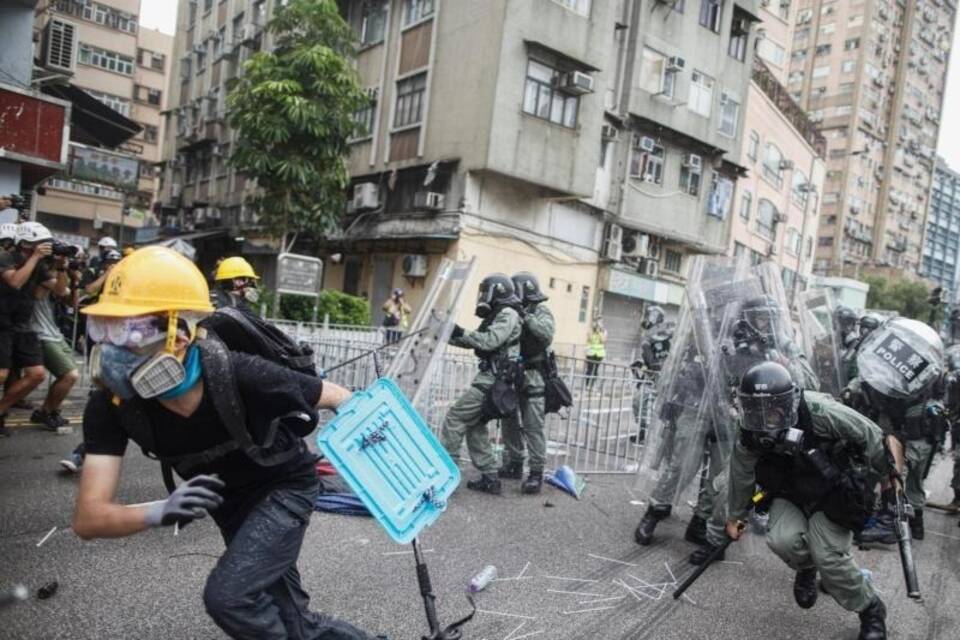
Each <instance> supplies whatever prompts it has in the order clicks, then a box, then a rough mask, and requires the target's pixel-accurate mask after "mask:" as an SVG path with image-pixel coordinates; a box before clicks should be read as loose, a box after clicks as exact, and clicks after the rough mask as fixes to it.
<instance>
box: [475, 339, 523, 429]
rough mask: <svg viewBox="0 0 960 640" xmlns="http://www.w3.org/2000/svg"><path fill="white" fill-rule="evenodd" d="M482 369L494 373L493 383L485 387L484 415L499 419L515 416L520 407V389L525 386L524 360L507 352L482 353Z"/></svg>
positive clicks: (487, 417)
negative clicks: (510, 355)
mask: <svg viewBox="0 0 960 640" xmlns="http://www.w3.org/2000/svg"><path fill="white" fill-rule="evenodd" d="M479 368H480V371H481V372H483V373H492V374H493V376H494V380H493V384H492V385H490V387H489V388H487V389H483V388H482V387H477V388H478V389H481V390H482V391H483V392H484V399H483V416H484V418H486V419H487V420H499V419H501V418H506V417H509V416H515V415H516V414H517V411H518V410H519V409H520V389H522V387H523V371H524V368H523V361H522V360H521V359H520V358H511V357H509V356H507V355H506V354H495V355H486V354H483V355H481V359H480V367H479Z"/></svg>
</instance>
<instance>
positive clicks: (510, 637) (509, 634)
mask: <svg viewBox="0 0 960 640" xmlns="http://www.w3.org/2000/svg"><path fill="white" fill-rule="evenodd" d="M525 626H527V623H526V622H521V623H520V626H519V627H517V628H516V629H514V630H513V631H511V632H510V633H508V634H507V637H506V638H504V639H503V640H513V634H515V633H516V632H517V631H520V629H523V628H524V627H525Z"/></svg>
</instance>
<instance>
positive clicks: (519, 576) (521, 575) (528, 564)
mask: <svg viewBox="0 0 960 640" xmlns="http://www.w3.org/2000/svg"><path fill="white" fill-rule="evenodd" d="M529 568H530V563H529V562H527V564H525V565H523V571H521V572H520V574H519V575H518V576H517V579H518V580H519V579H520V578H522V577H523V575H524V574H525V573H526V572H527V569H529Z"/></svg>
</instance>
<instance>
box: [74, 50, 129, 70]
mask: <svg viewBox="0 0 960 640" xmlns="http://www.w3.org/2000/svg"><path fill="white" fill-rule="evenodd" d="M80 62H81V63H83V64H88V65H91V66H94V67H100V68H101V69H106V70H107V71H113V72H114V73H122V74H123V75H125V76H132V75H133V58H131V57H130V56H124V55H120V54H119V53H114V52H113V51H106V50H104V49H98V48H97V47H91V46H90V45H88V44H84V43H80Z"/></svg>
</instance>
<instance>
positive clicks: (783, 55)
mask: <svg viewBox="0 0 960 640" xmlns="http://www.w3.org/2000/svg"><path fill="white" fill-rule="evenodd" d="M757 55H759V56H760V57H761V58H763V59H764V60H766V61H767V62H769V63H770V64H772V65H773V66H775V67H783V65H784V63H785V62H786V60H787V52H786V51H785V50H784V48H783V47H782V46H781V45H779V44H777V43H776V42H774V41H773V40H770V39H769V38H764V39H763V40H761V41H760V44H759V45H758V46H757Z"/></svg>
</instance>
